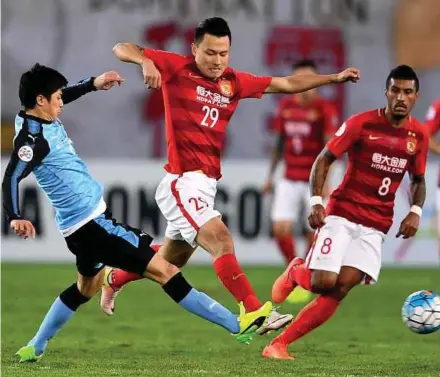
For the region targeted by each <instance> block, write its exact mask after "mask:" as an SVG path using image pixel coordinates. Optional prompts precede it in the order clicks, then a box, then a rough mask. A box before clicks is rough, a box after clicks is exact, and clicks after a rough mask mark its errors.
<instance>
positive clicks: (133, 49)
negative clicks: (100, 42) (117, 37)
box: [113, 42, 162, 89]
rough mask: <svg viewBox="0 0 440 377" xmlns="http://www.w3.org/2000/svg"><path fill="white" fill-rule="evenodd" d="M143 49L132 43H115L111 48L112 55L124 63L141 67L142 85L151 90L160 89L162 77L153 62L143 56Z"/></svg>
mask: <svg viewBox="0 0 440 377" xmlns="http://www.w3.org/2000/svg"><path fill="white" fill-rule="evenodd" d="M144 51H145V49H144V48H143V47H141V46H138V45H136V44H134V43H130V42H124V43H117V44H116V45H115V46H114V47H113V54H114V55H115V56H116V58H118V59H119V60H120V61H122V62H124V63H133V64H137V65H139V66H140V67H142V74H143V76H144V84H147V85H148V87H150V88H152V89H160V88H161V86H162V75H161V73H160V72H159V70H158V69H157V67H156V65H155V64H154V62H153V60H152V59H150V58H148V57H147V56H145V52H144Z"/></svg>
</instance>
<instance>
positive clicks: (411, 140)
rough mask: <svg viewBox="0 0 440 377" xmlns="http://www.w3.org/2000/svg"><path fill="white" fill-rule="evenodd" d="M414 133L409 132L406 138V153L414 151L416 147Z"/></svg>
mask: <svg viewBox="0 0 440 377" xmlns="http://www.w3.org/2000/svg"><path fill="white" fill-rule="evenodd" d="M415 135H416V134H414V133H410V135H409V137H408V139H406V151H407V153H408V154H414V153H416V149H417V139H416V138H415Z"/></svg>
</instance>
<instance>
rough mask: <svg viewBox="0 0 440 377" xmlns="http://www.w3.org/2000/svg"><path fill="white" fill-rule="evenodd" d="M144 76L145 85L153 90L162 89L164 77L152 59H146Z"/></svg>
mask: <svg viewBox="0 0 440 377" xmlns="http://www.w3.org/2000/svg"><path fill="white" fill-rule="evenodd" d="M142 75H143V76H144V83H145V84H147V85H148V86H149V87H150V88H151V89H160V88H161V87H162V76H161V74H160V72H159V70H158V69H157V68H156V66H155V65H154V63H153V61H151V60H150V59H145V60H144V61H143V63H142Z"/></svg>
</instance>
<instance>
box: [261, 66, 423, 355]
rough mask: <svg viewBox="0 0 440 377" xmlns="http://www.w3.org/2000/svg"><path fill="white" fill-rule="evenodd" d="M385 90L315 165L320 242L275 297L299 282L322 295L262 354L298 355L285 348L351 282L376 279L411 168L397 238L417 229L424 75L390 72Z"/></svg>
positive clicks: (330, 308) (284, 278)
mask: <svg viewBox="0 0 440 377" xmlns="http://www.w3.org/2000/svg"><path fill="white" fill-rule="evenodd" d="M385 94H386V98H387V100H388V103H387V106H386V108H384V109H376V110H371V111H367V112H364V113H361V114H357V115H354V116H352V117H351V118H349V119H348V120H347V121H346V122H345V123H343V124H342V126H341V127H340V128H339V129H338V131H336V133H335V135H334V137H333V138H332V139H331V140H330V141H329V142H328V143H327V146H326V147H325V148H324V149H323V151H322V152H321V153H320V155H319V156H318V158H317V159H316V161H315V163H314V165H313V168H312V172H311V174H310V193H311V199H310V205H311V212H310V215H309V223H310V226H311V227H312V228H314V229H317V231H316V233H315V241H314V244H313V246H312V249H311V251H310V252H309V254H308V256H307V258H306V261H304V260H302V259H300V258H295V259H294V260H293V261H292V262H291V263H290V265H289V267H288V268H287V269H286V271H285V272H284V273H283V274H282V275H281V276H280V277H279V278H278V279H277V280H276V281H275V283H274V286H273V287H272V299H273V301H274V302H282V301H283V300H284V299H285V298H286V297H287V295H288V294H289V293H290V292H291V291H292V290H293V289H294V288H295V287H296V286H298V285H299V286H301V287H303V288H305V289H307V290H310V291H312V292H315V293H318V294H319V296H318V297H317V298H316V299H315V300H314V301H312V302H311V303H310V304H308V305H307V306H306V307H304V309H303V310H302V311H301V312H300V313H299V314H298V315H297V317H296V319H295V320H294V321H293V323H292V324H291V325H290V326H289V327H288V328H287V329H286V330H285V331H284V332H283V333H282V334H280V335H279V336H278V337H276V338H275V339H274V340H273V341H272V342H271V343H270V344H269V345H268V346H266V348H265V349H264V350H263V356H264V357H268V358H276V359H293V357H292V356H290V355H289V353H288V351H287V347H288V346H289V345H290V344H291V343H292V342H294V341H296V340H297V339H299V338H301V337H302V336H304V335H305V334H307V333H309V332H310V331H312V330H313V329H315V328H317V327H318V326H320V325H322V324H323V323H324V322H326V321H327V320H328V319H329V318H330V317H331V316H332V315H333V314H334V313H335V311H336V309H337V308H338V306H339V304H340V302H341V301H342V299H343V298H344V297H345V296H346V295H347V294H348V292H349V291H350V290H351V289H352V288H353V287H355V286H356V285H358V284H361V283H364V284H372V283H375V282H376V281H377V279H378V277H379V272H380V267H381V248H382V243H383V241H384V238H385V234H386V233H387V232H388V230H389V229H390V227H391V225H392V222H393V207H394V199H395V195H396V191H397V189H398V187H399V185H400V182H401V181H402V178H403V177H404V175H405V173H406V172H407V171H408V172H409V174H410V176H411V205H412V206H411V209H410V212H409V213H408V215H407V216H406V217H405V218H404V219H403V221H402V223H401V225H400V228H399V231H398V233H397V235H396V237H400V236H403V238H409V237H413V236H414V235H415V234H416V232H417V229H418V227H419V222H420V216H421V214H422V207H423V203H424V201H425V196H426V187H425V177H424V174H425V169H426V160H427V153H428V146H429V133H428V132H427V130H426V127H424V126H422V125H421V124H420V123H419V122H418V121H417V120H416V119H414V118H413V117H412V116H411V115H410V112H411V110H412V108H413V106H414V104H415V103H416V101H417V99H418V97H419V80H418V78H417V75H416V73H415V72H414V71H413V70H412V68H411V67H408V66H404V65H403V66H398V67H397V68H395V69H393V70H392V71H391V72H390V74H389V76H388V78H387V80H386V92H385ZM346 152H347V153H348V165H347V170H346V172H345V176H344V179H343V181H342V183H341V184H340V186H339V187H338V188H337V189H336V190H335V191H334V192H333V193H332V194H331V196H330V200H329V203H328V206H327V208H324V206H323V204H322V189H323V187H324V182H325V180H326V177H327V173H328V169H329V168H330V166H331V164H332V163H333V162H334V161H335V160H336V159H337V158H338V157H340V156H341V155H342V154H344V153H346Z"/></svg>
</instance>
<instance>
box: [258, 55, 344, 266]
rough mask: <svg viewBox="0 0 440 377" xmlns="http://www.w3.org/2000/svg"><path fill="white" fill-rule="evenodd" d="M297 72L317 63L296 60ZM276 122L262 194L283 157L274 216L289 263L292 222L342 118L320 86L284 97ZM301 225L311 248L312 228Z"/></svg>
mask: <svg viewBox="0 0 440 377" xmlns="http://www.w3.org/2000/svg"><path fill="white" fill-rule="evenodd" d="M294 74H295V75H303V74H307V75H313V74H317V69H316V65H315V62H314V61H312V60H301V61H299V62H297V63H296V64H295V65H294ZM274 123H275V127H274V128H275V132H276V133H277V135H278V140H277V144H276V147H275V148H274V150H273V152H272V159H271V165H270V171H269V176H268V178H267V181H266V183H265V185H264V188H263V193H268V192H270V191H272V189H273V186H274V184H273V176H274V174H275V172H276V169H277V167H278V164H279V162H280V161H281V159H284V163H285V173H284V178H282V179H280V180H279V181H278V182H277V184H276V185H275V189H274V198H273V203H272V212H271V218H272V222H273V234H274V237H275V240H276V242H277V244H278V247H279V249H280V251H281V253H282V254H283V256H284V259H285V260H286V262H287V264H289V263H290V262H291V260H292V259H293V258H294V257H295V256H296V247H295V243H294V239H293V234H292V227H293V223H294V222H296V221H299V217H300V214H301V208H302V207H303V206H304V207H305V208H308V205H309V176H310V171H311V170H312V165H313V162H314V161H315V159H316V157H317V156H318V154H319V153H320V152H321V150H322V149H323V148H324V146H325V143H326V142H327V141H328V140H330V138H331V136H332V135H333V134H334V132H335V131H336V128H337V125H338V124H339V119H338V116H337V111H336V109H335V107H334V106H333V104H332V103H331V102H330V101H327V100H326V99H324V98H322V97H320V96H319V93H318V90H317V89H312V90H308V91H306V92H302V93H297V94H294V95H291V96H287V97H285V98H283V99H282V100H281V102H280V104H279V106H278V110H277V115H276V119H275V122H274ZM301 225H304V227H305V229H306V237H307V241H308V247H307V250H309V249H310V247H311V246H312V243H313V229H311V228H310V227H309V225H308V223H307V221H306V224H301Z"/></svg>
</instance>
